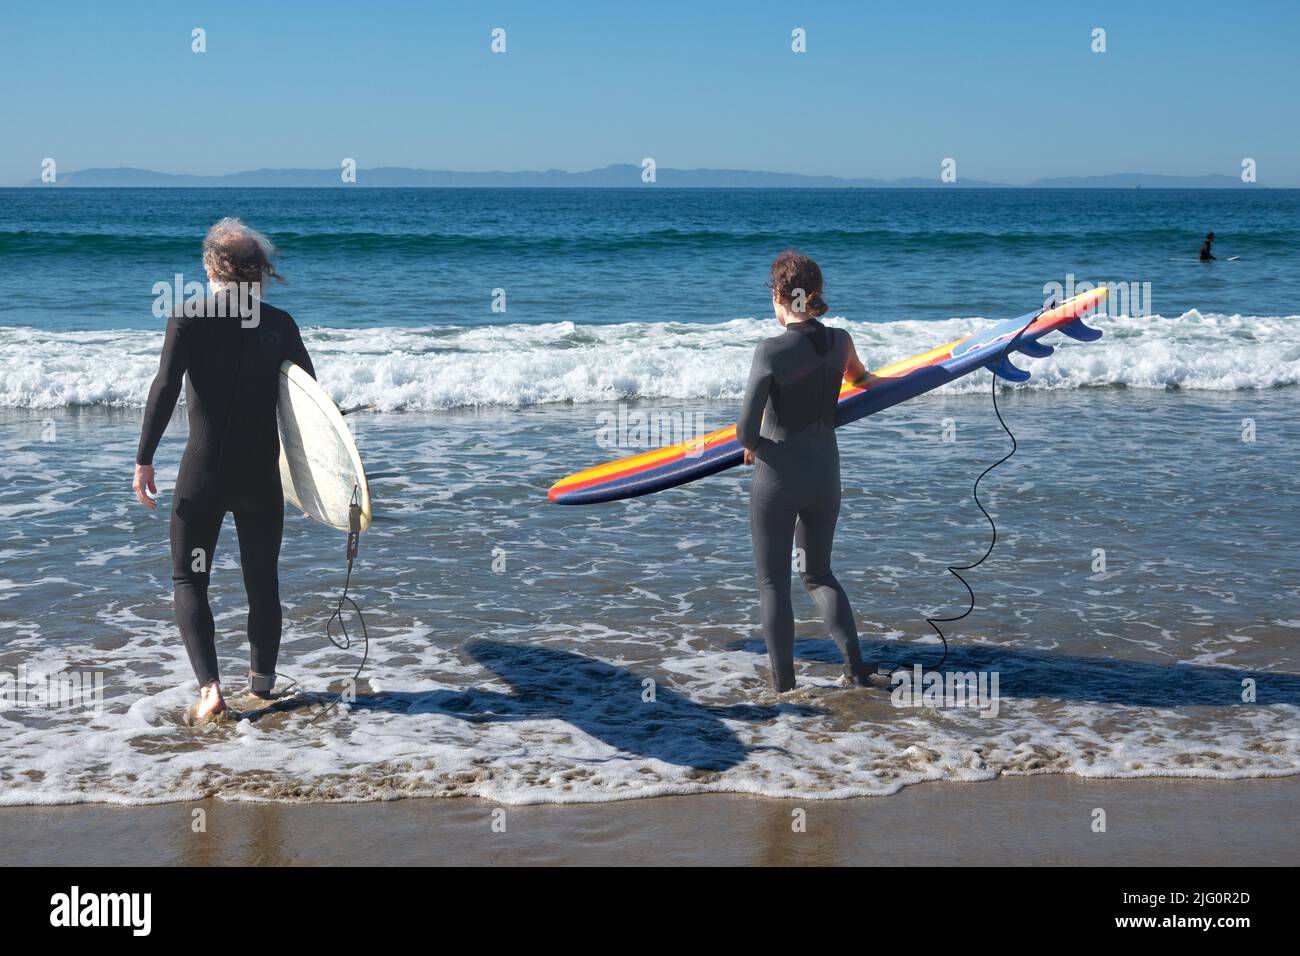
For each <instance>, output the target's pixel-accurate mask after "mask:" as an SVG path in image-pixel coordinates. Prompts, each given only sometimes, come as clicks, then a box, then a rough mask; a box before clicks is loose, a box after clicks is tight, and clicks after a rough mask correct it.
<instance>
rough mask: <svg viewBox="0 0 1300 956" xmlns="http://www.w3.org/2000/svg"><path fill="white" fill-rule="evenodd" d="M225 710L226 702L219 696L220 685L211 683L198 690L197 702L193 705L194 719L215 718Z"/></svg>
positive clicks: (215, 682) (214, 682)
mask: <svg viewBox="0 0 1300 956" xmlns="http://www.w3.org/2000/svg"><path fill="white" fill-rule="evenodd" d="M225 709H226V701H225V699H224V698H223V697H222V696H221V684H219V683H218V682H217V681H213V682H212V683H211V684H207V685H205V686H203V687H200V688H199V702H198V703H197V704H195V705H194V719H195V720H196V721H197V720H206V719H209V718H212V717H215V716H216V715H217V714H220V713H221V712H222V711H223V710H225Z"/></svg>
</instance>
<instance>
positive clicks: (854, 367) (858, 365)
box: [844, 331, 879, 388]
mask: <svg viewBox="0 0 1300 956" xmlns="http://www.w3.org/2000/svg"><path fill="white" fill-rule="evenodd" d="M844 334H845V335H846V336H848V339H849V348H848V352H847V353H846V355H845V358H844V380H845V381H846V382H848V383H849V384H850V385H853V386H854V387H856V388H865V387H866V386H867V385H870V384H871V383H872V382H877V381H879V379H878V378H876V376H874V375H872V374H871V373H870V372H868V371H867V367H866V366H865V365H863V364H862V359H860V358H858V350H857V348H856V347H854V345H853V336H851V335H849V333H848V332H847V331H846V332H845V333H844Z"/></svg>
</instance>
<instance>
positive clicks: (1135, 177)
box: [27, 163, 1262, 189]
mask: <svg viewBox="0 0 1300 956" xmlns="http://www.w3.org/2000/svg"><path fill="white" fill-rule="evenodd" d="M339 173H340V171H339V170H338V169H254V170H249V171H247V172H242V173H228V174H226V175H224V176H190V175H178V174H175V173H159V172H154V171H153V170H149V169H131V168H127V167H119V168H115V169H82V170H79V171H77V172H72V173H62V174H60V175H59V177H58V181H57V182H56V183H52V184H51V183H42V182H41V181H40V180H39V179H33V180H31V181H30V182H29V183H27V185H28V186H43V187H49V186H54V187H59V186H77V187H96V188H124V187H142V186H143V187H177V186H181V187H213V186H217V187H222V186H224V187H250V186H252V187H258V186H261V187H267V186H271V187H281V188H284V187H296V188H327V187H343V186H353V185H355V186H362V187H412V186H414V187H444V188H445V187H460V188H466V187H510V186H514V187H534V188H535V187H570V188H572V187H584V188H618V187H643V186H646V185H647V184H645V183H642V181H641V167H640V166H635V165H632V164H630V163H628V164H621V165H615V166H606V167H604V168H603V169H592V170H588V171H587V172H579V173H570V172H566V171H564V170H562V169H547V170H541V171H536V172H515V173H507V172H485V173H466V172H454V171H449V170H439V169H410V168H407V167H403V166H380V167H378V168H375V169H361V170H358V171H357V182H356V183H355V184H352V183H344V182H342V180H341V177H340V174H339ZM653 185H655V186H659V187H661V188H668V189H674V188H676V189H682V188H689V189H1011V188H1048V189H1051V188H1056V189H1141V188H1150V189H1244V188H1247V187H1246V184H1245V183H1243V182H1242V181H1241V179H1240V178H1239V177H1236V176H1157V175H1153V174H1150V173H1113V174H1111V175H1108V176H1064V177H1056V178H1052V179H1039V180H1035V181H1034V182H1032V183H1027V184H1025V186H1023V187H1013V186H1010V185H1009V184H1007V183H991V182H984V181H982V180H978V179H958V180H957V182H955V183H943V182H940V181H939V178H938V177H937V176H936V177H933V178H929V179H926V178H922V177H918V176H912V177H908V178H905V179H892V180H885V179H869V178H860V179H842V178H840V177H838V176H804V175H801V174H799V173H768V172H761V171H758V170H748V169H660V170H658V173H657V175H656V182H655V183H654V184H653ZM1260 188H1262V187H1260Z"/></svg>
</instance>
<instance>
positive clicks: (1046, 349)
mask: <svg viewBox="0 0 1300 956" xmlns="http://www.w3.org/2000/svg"><path fill="white" fill-rule="evenodd" d="M1016 351H1018V352H1024V353H1025V354H1026V355H1028V356H1029V357H1030V358H1047V356H1049V355H1051V354H1052V353H1053V352H1055V351H1056V349H1054V348H1052V347H1051V346H1050V345H1043V344H1042V343H1041V342H1021V343H1020V347H1019V348H1018V349H1017V350H1016Z"/></svg>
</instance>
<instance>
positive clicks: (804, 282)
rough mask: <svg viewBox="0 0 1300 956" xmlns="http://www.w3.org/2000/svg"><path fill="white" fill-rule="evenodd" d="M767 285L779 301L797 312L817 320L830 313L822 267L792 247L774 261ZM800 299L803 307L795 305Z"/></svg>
mask: <svg viewBox="0 0 1300 956" xmlns="http://www.w3.org/2000/svg"><path fill="white" fill-rule="evenodd" d="M767 284H768V285H769V286H771V288H772V292H773V293H774V294H775V295H776V298H777V301H779V302H780V303H781V304H782V305H783V306H785V307H786V308H787V309H790V311H791V312H794V313H795V314H796V315H803V316H806V317H808V318H810V319H817V318H820V317H821V316H823V315H825V314H826V312H827V309H828V306H827V305H826V300H824V299H823V298H822V270H821V267H820V266H818V265H817V263H815V262H813V261H812V259H810V258H808V257H807V256H805V255H802V254H801V253H798V252H795V251H794V250H793V249H787V250H786V251H785V252H783V253H781V254H780V255H779V256H777V257H776V258H775V259H774V260H773V261H772V274H771V276H770V277H769V278H768V282H767ZM800 293H802V295H800ZM799 298H802V300H803V308H802V309H797V308H794V306H795V305H798V304H799V303H798V302H797V301H796V300H797V299H799Z"/></svg>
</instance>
